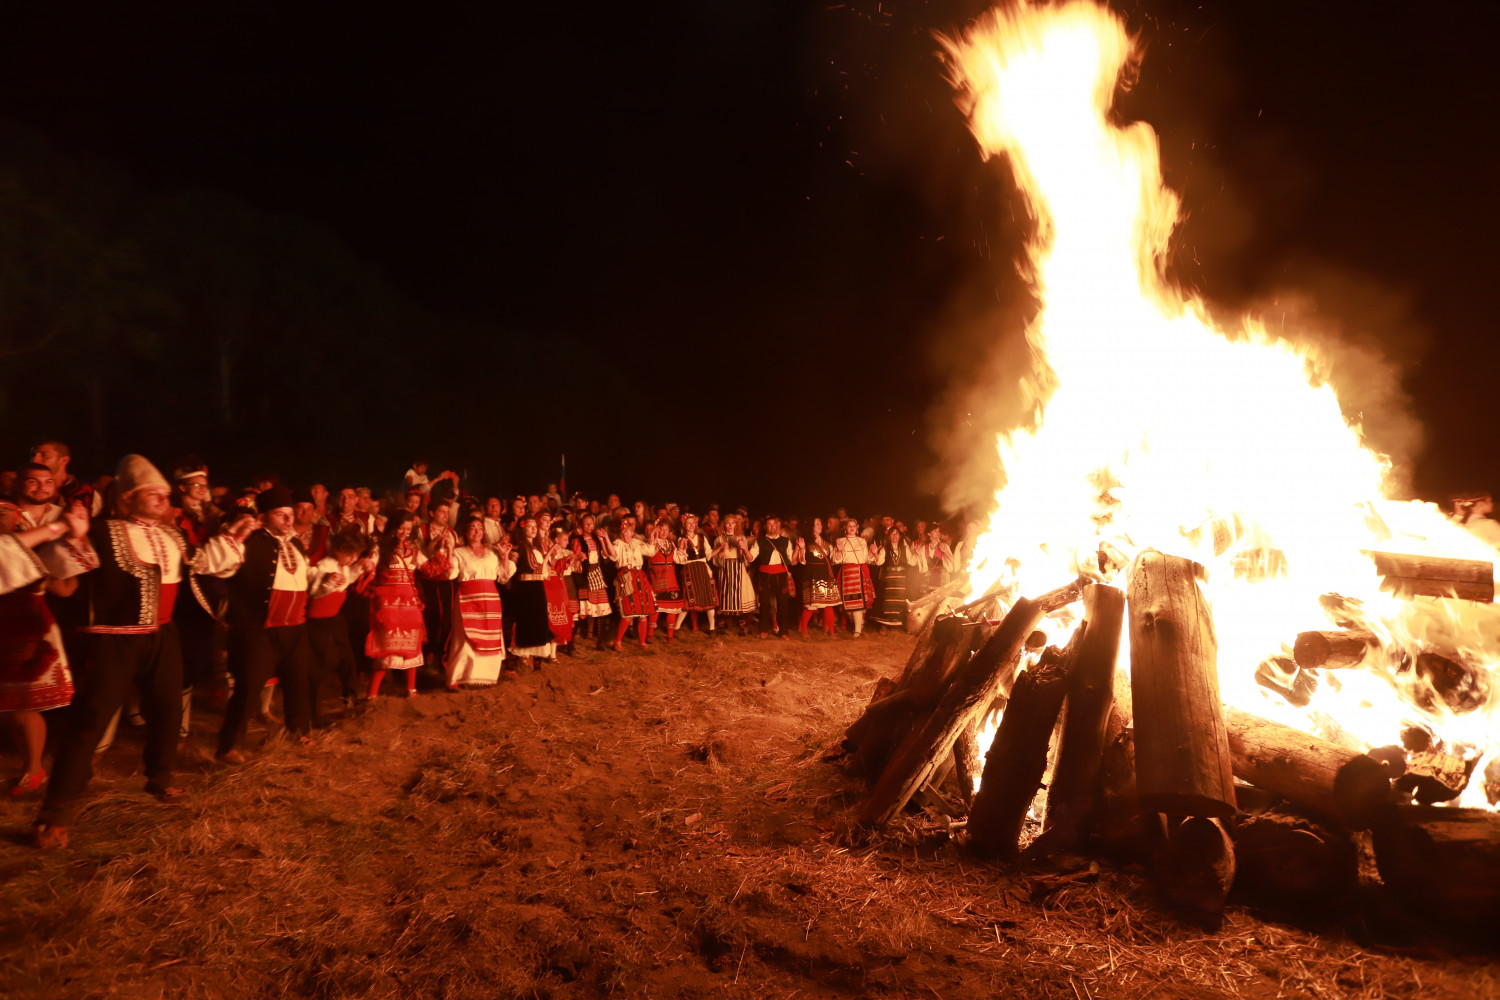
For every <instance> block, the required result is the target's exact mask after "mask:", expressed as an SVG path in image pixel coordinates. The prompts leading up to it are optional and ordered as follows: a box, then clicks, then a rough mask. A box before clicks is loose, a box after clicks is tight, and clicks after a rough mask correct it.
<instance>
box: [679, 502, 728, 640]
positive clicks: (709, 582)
mask: <svg viewBox="0 0 1500 1000" xmlns="http://www.w3.org/2000/svg"><path fill="white" fill-rule="evenodd" d="M710 544H711V543H710V542H709V540H708V538H707V537H706V536H704V534H703V533H702V532H700V531H699V530H698V515H696V514H691V513H688V514H683V515H682V537H681V538H679V539H678V540H677V552H678V555H679V557H680V558H679V560H678V570H677V572H678V575H679V577H680V578H681V580H682V605H683V610H682V611H680V612H678V613H677V627H678V628H682V623H683V621H684V620H685V619H686V618H687V616H688V615H689V614H691V615H692V616H693V631H694V632H696V631H698V612H700V611H706V612H708V634H709V635H711V636H712V635H716V634H717V633H715V631H714V610H715V609H716V608H717V607H718V606H719V591H718V589H717V588H716V587H715V586H714V575H713V571H712V570H710V569H709V566H708V556H709V545H710Z"/></svg>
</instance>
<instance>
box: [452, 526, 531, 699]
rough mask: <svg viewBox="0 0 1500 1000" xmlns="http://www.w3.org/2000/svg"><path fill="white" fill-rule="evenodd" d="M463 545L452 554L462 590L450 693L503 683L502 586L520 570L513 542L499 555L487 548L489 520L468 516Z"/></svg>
mask: <svg viewBox="0 0 1500 1000" xmlns="http://www.w3.org/2000/svg"><path fill="white" fill-rule="evenodd" d="M459 530H460V532H461V533H462V535H463V544H462V545H460V546H458V547H457V548H455V549H454V550H453V560H452V565H451V568H450V569H449V571H448V572H449V576H450V578H451V579H452V580H453V581H454V585H455V587H456V589H457V598H456V600H455V602H454V604H455V608H456V613H455V614H454V616H453V629H452V633H451V635H450V637H449V639H448V657H447V669H448V690H449V691H457V690H458V689H459V688H460V687H463V686H465V685H467V686H471V687H485V686H489V685H492V684H494V683H495V682H496V681H498V680H499V679H500V670H501V668H502V667H503V665H504V663H505V631H504V628H503V627H502V625H501V622H502V610H503V609H502V607H501V602H500V590H499V585H500V584H503V583H505V582H506V581H507V580H509V579H510V575H511V573H512V572H513V571H514V569H515V563H514V562H513V561H512V559H511V555H512V553H511V544H510V539H509V538H505V539H503V540H502V542H501V548H500V549H499V550H498V551H497V550H496V549H494V548H491V547H490V546H489V545H487V544H485V540H484V521H483V519H482V518H479V517H469V518H466V519H465V520H464V522H463V524H462V526H461V528H460V529H459Z"/></svg>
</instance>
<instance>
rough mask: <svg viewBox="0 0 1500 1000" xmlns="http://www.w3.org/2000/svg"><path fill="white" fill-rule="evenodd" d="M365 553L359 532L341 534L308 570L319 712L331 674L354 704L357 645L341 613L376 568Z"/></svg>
mask: <svg viewBox="0 0 1500 1000" xmlns="http://www.w3.org/2000/svg"><path fill="white" fill-rule="evenodd" d="M365 553H366V545H365V541H364V539H362V538H360V537H359V534H358V532H352V531H345V532H340V533H339V534H336V535H334V536H333V537H332V538H331V539H330V540H329V542H328V548H327V552H326V553H325V554H324V556H323V557H322V558H321V559H319V560H317V561H316V562H314V563H313V564H312V565H311V566H310V567H309V568H308V571H307V638H308V644H309V645H310V646H311V647H312V654H313V664H314V667H313V676H312V681H311V694H310V698H309V700H310V701H311V702H312V706H313V710H314V711H315V712H316V710H317V707H318V690H319V688H321V687H322V685H323V683H324V681H325V680H326V679H327V675H328V673H329V672H330V671H331V672H332V673H333V675H334V676H335V677H337V678H338V681H339V690H340V694H341V695H342V696H343V699H344V704H345V705H346V706H348V705H351V704H353V702H354V695H355V687H354V682H355V679H356V678H357V677H358V666H357V662H356V660H355V659H354V645H353V644H352V643H351V642H350V641H349V625H348V623H347V622H346V621H345V620H344V618H343V616H342V615H341V614H340V613H339V612H341V611H342V610H343V608H344V604H345V602H346V601H347V599H348V597H349V590H350V588H351V587H352V586H353V585H354V584H355V583H356V582H357V581H358V580H359V578H360V577H361V576H363V575H364V574H365V573H368V572H370V571H371V570H373V569H374V568H375V562H374V560H373V559H370V558H369V557H368V556H367V555H366V554H365Z"/></svg>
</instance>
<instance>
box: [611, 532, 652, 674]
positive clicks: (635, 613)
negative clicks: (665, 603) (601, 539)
mask: <svg viewBox="0 0 1500 1000" xmlns="http://www.w3.org/2000/svg"><path fill="white" fill-rule="evenodd" d="M617 523H618V524H619V529H620V537H619V538H617V539H615V541H614V552H613V562H614V564H615V601H616V603H617V605H618V606H619V609H620V630H619V631H618V632H616V633H615V641H614V642H613V643H612V646H613V648H614V650H615V652H617V653H618V652H620V650H621V649H622V648H623V647H622V643H623V641H624V639H625V630H626V629H628V628H629V627H630V623H631V622H632V621H634V622H635V628H636V635H637V636H638V637H639V639H640V643H641V645H642V646H645V645H646V632H647V624H648V622H651V621H655V620H656V594H655V593H654V592H653V591H652V589H651V578H650V577H649V576H647V575H646V568H645V567H646V565H647V562H648V561H649V559H650V558H651V553H652V551H653V550H654V549H655V546H654V545H653V544H651V543H650V542H647V541H646V540H645V539H643V538H641V537H639V536H637V535H636V533H635V519H634V518H631V517H625V518H622V519H621V520H620V521H619V522H617Z"/></svg>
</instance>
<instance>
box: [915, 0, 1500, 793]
mask: <svg viewBox="0 0 1500 1000" xmlns="http://www.w3.org/2000/svg"><path fill="white" fill-rule="evenodd" d="M941 43H942V45H943V49H944V54H945V57H946V62H947V65H948V69H949V73H950V76H951V79H952V82H953V84H954V86H955V87H956V88H957V89H958V91H959V93H960V103H961V105H962V106H963V107H964V109H965V111H966V112H967V114H968V116H969V122H970V128H971V130H972V131H973V134H974V136H975V138H976V139H977V140H978V142H979V146H980V148H981V150H982V151H983V153H984V155H985V156H986V157H994V156H1004V157H1005V158H1006V159H1007V161H1008V162H1009V164H1010V167H1011V170H1012V171H1013V173H1014V175H1015V179H1016V182H1017V184H1018V186H1019V187H1020V189H1021V191H1022V193H1023V194H1024V196H1025V198H1026V200H1027V203H1028V205H1029V207H1030V211H1031V213H1032V215H1033V217H1034V219H1035V222H1036V231H1035V235H1034V236H1033V237H1032V239H1031V240H1030V242H1029V245H1028V247H1027V263H1028V264H1029V267H1030V273H1029V276H1030V277H1031V279H1032V281H1033V284H1034V288H1035V293H1036V295H1037V297H1038V299H1039V301H1040V303H1041V309H1040V311H1039V313H1038V315H1037V316H1036V318H1035V320H1034V321H1033V323H1032V325H1031V327H1030V328H1029V330H1028V331H1027V337H1028V340H1029V342H1030V344H1031V347H1032V353H1033V355H1034V360H1035V369H1036V371H1035V373H1034V376H1033V377H1032V378H1031V379H1029V380H1028V381H1027V383H1026V389H1027V392H1028V397H1027V398H1028V400H1029V402H1030V404H1031V407H1032V413H1033V416H1032V420H1031V422H1030V425H1029V426H1026V427H1023V428H1020V429H1018V430H1015V431H1012V432H1008V433H1003V434H1001V435H1000V436H999V438H998V441H997V448H998V455H999V459H1000V462H1001V464H1002V466H1003V469H1004V473H1005V485H1004V486H1003V487H1002V489H1001V490H1000V491H999V492H998V493H997V495H996V497H995V509H994V512H993V514H992V516H991V518H990V521H989V525H988V529H987V531H986V532H985V534H984V535H983V536H982V538H981V539H980V540H979V541H978V543H977V544H976V545H975V547H974V550H973V555H972V557H971V561H970V565H969V567H968V569H969V573H970V587H971V590H972V591H974V592H976V593H977V592H980V591H984V590H986V589H987V588H989V587H991V585H993V584H997V583H998V584H1002V585H1006V586H1008V587H1009V588H1010V589H1009V590H1008V591H1007V592H1008V593H1015V594H1019V593H1028V594H1032V595H1035V594H1037V593H1040V592H1042V591H1045V590H1049V589H1051V588H1052V587H1054V586H1057V585H1058V584H1061V583H1064V582H1066V581H1067V580H1069V579H1071V578H1073V577H1075V576H1078V575H1079V574H1080V573H1082V574H1084V575H1087V576H1090V577H1092V578H1094V579H1098V580H1102V581H1106V582H1112V583H1116V584H1122V583H1123V575H1124V573H1125V572H1126V570H1127V568H1128V565H1129V563H1130V560H1131V559H1132V558H1133V557H1134V555H1135V554H1137V553H1139V552H1141V551H1143V550H1145V549H1148V548H1149V549H1158V550H1161V551H1163V552H1169V553H1173V554H1177V555H1183V556H1187V557H1190V558H1192V559H1195V560H1197V561H1199V562H1201V563H1203V564H1204V566H1205V567H1207V569H1208V571H1209V573H1208V582H1207V583H1206V584H1205V588H1206V592H1207V594H1208V597H1209V599H1210V601H1211V602H1212V605H1213V609H1214V620H1215V627H1216V629H1217V630H1218V633H1219V672H1220V689H1221V691H1222V692H1223V696H1224V698H1225V700H1226V702H1229V703H1231V704H1234V705H1237V706H1240V707H1243V708H1245V709H1247V710H1250V711H1254V712H1257V713H1258V714H1261V715H1263V716H1266V717H1269V718H1274V719H1277V720H1278V721H1281V722H1284V723H1287V724H1290V725H1294V726H1297V727H1298V728H1300V729H1303V730H1305V731H1310V732H1317V733H1319V734H1320V735H1323V736H1326V737H1329V738H1333V739H1337V740H1340V741H1342V742H1344V743H1346V744H1350V745H1354V746H1357V747H1358V748H1359V749H1368V748H1370V747H1374V746H1379V745H1388V744H1392V743H1396V742H1399V739H1400V733H1401V730H1402V729H1403V727H1406V726H1412V725H1415V726H1421V727H1422V728H1425V729H1427V730H1428V731H1430V732H1433V733H1435V734H1437V735H1438V736H1439V737H1441V738H1442V739H1443V740H1444V741H1445V742H1446V743H1447V745H1448V746H1449V747H1450V748H1457V751H1459V752H1461V753H1462V754H1464V755H1468V756H1470V757H1473V756H1477V755H1485V756H1488V755H1491V754H1493V753H1494V752H1495V749H1496V747H1497V734H1496V732H1495V727H1494V724H1493V723H1494V718H1495V703H1496V698H1495V697H1494V695H1493V692H1494V690H1495V685H1494V683H1493V681H1494V680H1495V677H1494V671H1495V665H1496V656H1495V652H1494V651H1497V650H1500V643H1497V641H1496V640H1500V611H1497V609H1495V608H1493V607H1490V606H1481V605H1474V604H1466V603H1463V602H1458V601H1451V600H1433V599H1422V600H1417V601H1399V600H1396V599H1395V598H1393V597H1391V596H1390V595H1388V594H1384V593H1382V592H1381V590H1380V580H1379V577H1378V576H1377V575H1376V573H1375V570H1374V567H1373V564H1372V562H1371V560H1370V558H1369V557H1368V555H1366V554H1365V553H1366V552H1368V551H1369V550H1372V549H1381V550H1385V551H1406V552H1411V553H1424V554H1432V555H1444V556H1455V557H1462V558H1470V559H1482V560H1485V561H1492V560H1493V559H1494V558H1495V552H1494V551H1493V550H1492V549H1490V548H1489V547H1488V546H1487V545H1485V544H1484V543H1483V542H1481V541H1479V540H1478V539H1476V538H1475V537H1474V536H1472V535H1470V534H1469V533H1468V532H1466V531H1464V530H1463V529H1462V528H1460V527H1458V526H1456V525H1455V524H1453V523H1452V522H1450V521H1449V520H1447V519H1446V518H1445V517H1444V516H1443V515H1442V514H1441V513H1440V512H1439V511H1438V509H1437V508H1436V507H1434V506H1433V505H1431V504H1422V503H1409V502H1399V501H1395V500H1392V499H1389V498H1387V496H1386V492H1385V485H1386V481H1387V477H1388V474H1389V473H1390V471H1391V463H1390V461H1389V460H1388V459H1387V458H1386V457H1385V456H1383V455H1381V454H1378V453H1376V452H1374V451H1372V450H1370V449H1368V448H1366V447H1365V446H1364V444H1363V442H1362V439H1361V434H1360V429H1359V426H1358V425H1357V424H1356V423H1351V422H1350V421H1349V420H1348V419H1346V418H1345V416H1344V414H1343V413H1342V411H1341V409H1340V406H1339V400H1338V398H1337V396H1336V395H1335V393H1334V390H1333V388H1332V387H1331V386H1330V385H1329V384H1328V382H1327V381H1326V379H1325V377H1324V369H1323V367H1322V365H1321V363H1320V360H1319V358H1318V357H1317V356H1315V355H1314V354H1311V353H1308V352H1305V351H1303V350H1300V349H1297V348H1294V347H1292V346H1291V345H1289V344H1287V343H1285V342H1282V341H1280V340H1278V339H1276V338H1274V337H1272V336H1270V335H1269V334H1267V333H1266V332H1265V330H1264V329H1263V328H1261V327H1260V326H1259V325H1258V324H1257V323H1255V322H1254V321H1252V320H1249V319H1246V321H1245V322H1244V324H1243V326H1242V327H1241V328H1240V329H1235V330H1219V329H1215V328H1214V326H1213V324H1212V322H1211V321H1210V319H1209V317H1208V314H1207V311H1206V310H1205V309H1204V307H1203V304H1202V303H1201V302H1200V301H1198V300H1196V299H1193V298H1191V297H1188V296H1186V295H1185V294H1184V293H1183V292H1182V291H1181V290H1179V289H1177V288H1174V287H1172V286H1169V285H1168V284H1167V283H1166V281H1165V279H1164V276H1163V262H1164V261H1165V259H1166V256H1167V248H1168V240H1169V238H1170V236H1171V234H1172V231H1173V229H1174V228H1175V227H1176V225H1177V222H1178V219H1179V200H1178V197H1177V195H1176V194H1175V193H1174V192H1173V191H1171V190H1170V189H1169V188H1167V187H1166V185H1165V184H1164V183H1163V180H1162V174H1161V166H1160V158H1159V155H1158V148H1157V141H1156V135H1155V133H1154V132H1152V130H1151V128H1150V127H1149V126H1148V125H1147V124H1145V123H1144V122H1135V123H1131V124H1116V123H1112V122H1111V121H1110V120H1109V117H1108V112H1109V110H1110V106H1111V103H1112V101H1113V97H1114V94H1115V91H1116V89H1117V88H1118V87H1119V86H1120V83H1121V77H1122V74H1123V73H1124V71H1125V70H1126V68H1127V67H1128V65H1129V64H1130V62H1131V60H1132V59H1134V58H1135V57H1136V53H1135V42H1134V39H1132V38H1131V37H1130V36H1129V35H1128V34H1127V33H1126V31H1125V27H1124V25H1123V23H1122V22H1121V20H1120V19H1119V18H1118V17H1117V16H1116V15H1114V14H1112V13H1111V12H1110V11H1109V10H1108V9H1107V8H1105V7H1103V6H1099V5H1097V4H1095V3H1093V2H1089V0H1075V2H1071V3H1063V4H1057V5H1050V6H1035V5H1029V4H1023V5H1021V6H1017V7H1012V8H1006V9H997V10H995V11H992V12H991V13H989V14H988V15H986V16H985V17H984V18H982V19H981V20H980V21H979V22H978V23H976V24H975V25H974V26H973V27H972V28H971V29H970V30H969V31H968V32H966V33H965V34H964V35H962V36H961V37H955V38H943V39H941ZM1101 552H1103V553H1104V554H1105V557H1104V558H1101ZM1328 593H1337V594H1339V595H1342V596H1344V597H1345V598H1352V599H1355V600H1357V601H1360V602H1362V604H1361V605H1359V606H1358V607H1360V612H1359V614H1360V615H1361V616H1362V617H1363V619H1364V620H1363V622H1362V623H1363V624H1364V625H1365V626H1366V627H1369V628H1371V629H1372V630H1374V631H1375V632H1377V634H1379V635H1380V636H1381V637H1382V639H1384V640H1387V642H1386V645H1385V647H1384V649H1382V650H1381V651H1380V653H1379V654H1378V657H1377V658H1378V659H1379V660H1380V662H1377V663H1375V664H1373V665H1371V666H1370V669H1366V670H1353V671H1340V672H1339V673H1338V675H1337V676H1336V677H1335V676H1331V675H1325V676H1323V677H1322V678H1321V681H1322V683H1320V684H1319V685H1318V687H1317V690H1316V691H1314V692H1313V693H1312V696H1311V701H1310V703H1309V704H1307V705H1306V706H1302V707H1298V706H1294V705H1292V704H1290V703H1288V702H1287V701H1285V700H1284V699H1282V698H1280V697H1278V696H1275V695H1272V694H1271V693H1269V692H1268V691H1266V690H1265V689H1264V688H1263V687H1261V686H1260V685H1258V684H1257V683H1256V680H1255V670H1256V667H1257V665H1258V664H1259V663H1261V661H1262V660H1264V659H1265V658H1266V657H1268V656H1272V655H1275V654H1277V653H1280V652H1282V651H1283V648H1284V646H1283V644H1284V643H1289V642H1290V641H1291V639H1292V638H1293V637H1294V636H1295V634H1296V633H1297V632H1298V631H1301V630H1307V629H1320V628H1329V627H1331V626H1330V624H1329V621H1328V618H1327V617H1326V615H1325V613H1324V612H1323V610H1322V607H1321V606H1320V604H1319V597H1320V596H1321V595H1324V594H1328ZM1070 625H1071V622H1070V620H1069V619H1067V618H1066V617H1064V618H1062V619H1061V620H1060V621H1059V622H1058V623H1057V625H1056V628H1057V629H1058V630H1065V629H1066V628H1067V627H1070ZM1433 646H1437V647H1440V648H1443V649H1446V650H1448V651H1450V652H1451V653H1452V654H1453V655H1458V656H1461V657H1463V658H1464V659H1465V660H1467V661H1468V662H1469V663H1471V664H1478V666H1479V668H1480V670H1479V675H1480V676H1479V680H1480V682H1481V685H1482V687H1483V693H1482V697H1481V698H1480V699H1478V700H1479V701H1480V704H1479V705H1478V707H1473V706H1472V704H1471V705H1465V706H1464V708H1465V711H1463V712H1461V713H1460V712H1458V711H1456V710H1454V709H1452V708H1450V707H1448V706H1447V705H1446V704H1444V703H1443V701H1442V699H1440V698H1431V697H1423V696H1421V693H1420V692H1418V691H1416V690H1414V689H1415V688H1416V687H1419V686H1420V685H1421V683H1422V682H1421V681H1420V680H1419V679H1418V678H1417V677H1416V676H1415V672H1414V671H1412V670H1411V669H1410V661H1411V659H1412V658H1414V657H1415V655H1416V654H1417V653H1418V652H1420V651H1421V650H1422V649H1426V648H1429V647H1433ZM1402 654H1405V655H1406V657H1407V659H1406V660H1404V661H1402V660H1401V659H1400V658H1401V656H1402ZM1120 662H1121V666H1122V668H1124V669H1128V667H1129V655H1128V650H1122V651H1121V661H1120ZM1403 663H1404V664H1405V665H1404V666H1403ZM1482 765H1483V761H1481V762H1480V766H1482ZM1481 784H1482V782H1480V781H1471V782H1470V785H1469V788H1468V790H1467V791H1466V792H1465V795H1464V798H1463V804H1465V805H1484V804H1485V803H1484V797H1483V793H1482V790H1481V788H1480V786H1481Z"/></svg>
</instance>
